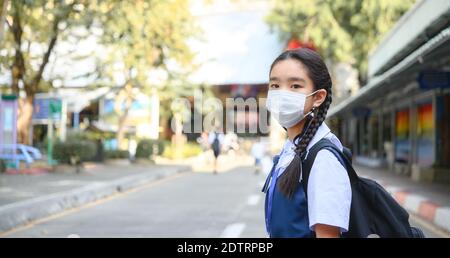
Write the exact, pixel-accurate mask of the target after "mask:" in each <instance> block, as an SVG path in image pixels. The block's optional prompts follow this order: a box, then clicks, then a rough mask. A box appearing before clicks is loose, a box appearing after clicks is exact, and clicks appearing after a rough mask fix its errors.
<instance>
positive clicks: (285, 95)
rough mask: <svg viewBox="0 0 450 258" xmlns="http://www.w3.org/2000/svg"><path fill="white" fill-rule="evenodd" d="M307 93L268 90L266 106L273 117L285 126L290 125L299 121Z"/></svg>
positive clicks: (303, 116)
mask: <svg viewBox="0 0 450 258" xmlns="http://www.w3.org/2000/svg"><path fill="white" fill-rule="evenodd" d="M316 92H317V91H314V92H313V93H311V94H309V95H305V94H303V93H299V92H293V91H288V90H269V92H268V94H267V101H266V107H267V109H268V110H269V111H270V113H271V114H272V115H273V116H274V117H275V119H276V120H277V121H278V123H280V125H281V126H283V127H285V128H289V127H292V126H294V125H296V124H297V123H298V122H300V121H301V120H302V119H303V118H305V116H306V115H308V114H309V113H310V112H312V111H310V112H308V114H304V110H305V102H306V98H307V97H309V96H311V95H313V94H314V93H316Z"/></svg>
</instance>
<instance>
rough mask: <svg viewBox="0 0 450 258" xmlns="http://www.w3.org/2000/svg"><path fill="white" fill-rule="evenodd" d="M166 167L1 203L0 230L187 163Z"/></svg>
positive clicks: (154, 177) (174, 170) (175, 170)
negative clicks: (32, 197)
mask: <svg viewBox="0 0 450 258" xmlns="http://www.w3.org/2000/svg"><path fill="white" fill-rule="evenodd" d="M166 170H169V171H165V172H164V173H163V174H161V173H148V174H142V175H133V176H127V177H124V178H120V179H116V180H113V181H110V182H105V183H96V184H92V185H89V186H84V187H80V188H77V189H73V190H70V191H67V192H62V193H54V194H49V195H46V196H42V197H37V198H34V199H30V200H25V201H21V202H16V203H12V204H7V205H4V206H2V207H0V233H3V232H5V231H8V230H11V229H13V228H15V227H17V226H20V225H24V224H27V223H29V222H31V221H34V220H37V219H41V218H44V217H47V216H49V215H52V214H55V213H58V212H61V211H63V210H66V209H70V208H75V207H78V206H81V205H83V204H86V203H89V202H93V201H96V200H99V199H102V198H105V197H107V196H110V195H113V194H115V193H118V192H123V191H126V190H129V189H132V188H135V187H137V186H140V185H143V184H145V183H149V182H152V181H157V180H160V179H163V178H165V177H168V176H172V175H175V174H178V173H185V172H188V171H190V170H191V168H190V167H189V166H177V167H175V168H168V169H166Z"/></svg>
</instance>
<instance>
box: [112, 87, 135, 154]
mask: <svg viewBox="0 0 450 258" xmlns="http://www.w3.org/2000/svg"><path fill="white" fill-rule="evenodd" d="M132 91H133V87H132V86H131V85H130V84H129V83H127V84H126V85H125V87H124V92H123V93H124V94H125V100H124V102H125V110H124V111H123V113H121V115H120V116H119V123H118V128H117V138H116V139H117V145H118V146H119V149H120V146H121V145H122V142H123V140H124V139H125V126H126V125H127V120H128V113H129V111H130V108H131V104H133V100H134V96H133V92H132ZM119 109H120V105H119ZM116 112H118V113H119V114H120V110H117V111H116Z"/></svg>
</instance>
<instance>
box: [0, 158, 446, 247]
mask: <svg viewBox="0 0 450 258" xmlns="http://www.w3.org/2000/svg"><path fill="white" fill-rule="evenodd" d="M264 179H265V175H264V174H259V175H255V174H254V171H253V168H252V167H240V168H236V169H233V170H231V171H229V172H226V173H220V174H218V175H214V174H212V173H184V174H180V175H176V176H173V177H170V178H167V179H163V180H160V181H157V182H153V183H149V184H147V185H144V186H141V187H139V188H137V189H133V190H130V191H128V192H125V193H121V194H117V195H115V196H111V197H108V198H106V199H103V200H100V201H97V202H94V203H90V204H88V205H85V206H83V207H80V208H76V209H72V210H69V211H66V212H63V213H60V214H57V215H54V216H51V217H48V218H46V219H43V220H40V221H37V222H35V223H32V224H30V225H27V226H24V227H21V228H17V229H16V230H14V231H10V232H7V234H4V235H2V237H63V238H65V237H82V238H83V237H175V238H178V237H179V238H185V237H194V238H197V237H202V238H216V237H249V238H257V237H260V238H265V237H267V236H266V233H265V228H264V227H265V226H264V210H263V204H264V195H263V194H262V193H261V192H260V189H261V186H262V183H263V181H264ZM411 222H412V224H413V225H415V226H419V227H420V228H422V229H423V230H424V231H425V234H426V235H427V237H442V236H445V235H442V234H440V233H439V232H438V231H436V230H435V229H433V228H432V227H427V225H426V224H423V223H421V222H420V221H417V220H416V219H414V218H411Z"/></svg>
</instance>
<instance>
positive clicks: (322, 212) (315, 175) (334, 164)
mask: <svg viewBox="0 0 450 258" xmlns="http://www.w3.org/2000/svg"><path fill="white" fill-rule="evenodd" d="M322 138H327V139H329V140H330V141H331V142H332V143H333V144H335V145H336V146H337V147H338V148H339V149H340V150H342V149H343V147H342V144H341V142H340V141H339V139H338V138H337V137H336V136H335V135H334V134H333V133H332V132H331V131H330V129H329V128H328V126H327V125H326V124H325V122H323V123H322V124H321V125H320V127H319V128H318V129H317V132H316V134H315V135H314V137H313V138H312V140H311V141H310V143H309V144H308V147H307V148H306V149H307V151H309V150H310V149H311V147H312V146H313V145H314V144H315V143H317V142H318V141H319V140H321V139H322ZM294 147H295V145H294V144H293V142H292V141H291V140H290V139H287V140H286V142H285V144H284V147H283V150H282V152H281V155H280V159H279V161H278V164H277V167H276V169H277V170H278V171H279V172H278V175H277V177H279V176H280V175H282V174H283V172H284V171H285V169H286V167H287V166H288V165H289V163H290V162H291V161H292V159H293V158H294V155H295V152H294V149H293V148H294ZM351 200H352V191H351V186H350V179H349V177H348V175H347V171H346V169H345V168H344V167H343V166H342V164H341V163H340V162H339V160H338V159H337V158H336V156H334V154H333V153H331V152H330V151H328V150H321V151H319V152H318V153H317V156H316V159H315V160H314V163H313V166H312V168H311V172H310V174H309V181H308V202H307V203H308V216H309V227H310V229H311V230H314V226H315V225H316V224H326V225H331V226H336V227H339V228H340V229H341V233H343V232H347V231H348V224H349V219H350V204H351Z"/></svg>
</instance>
